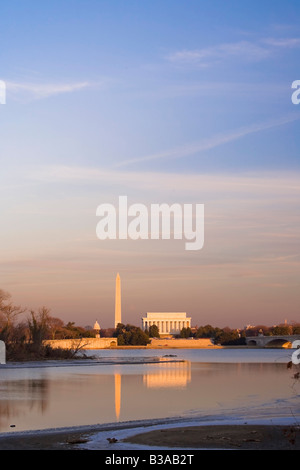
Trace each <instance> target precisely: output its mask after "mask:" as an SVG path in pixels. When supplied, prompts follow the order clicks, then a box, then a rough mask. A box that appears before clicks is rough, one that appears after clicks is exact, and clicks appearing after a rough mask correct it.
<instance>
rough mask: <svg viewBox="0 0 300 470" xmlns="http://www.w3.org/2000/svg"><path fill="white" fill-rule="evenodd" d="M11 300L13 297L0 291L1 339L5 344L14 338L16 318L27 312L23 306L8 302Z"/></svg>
mask: <svg viewBox="0 0 300 470" xmlns="http://www.w3.org/2000/svg"><path fill="white" fill-rule="evenodd" d="M10 298H11V295H10V294H9V293H8V292H6V291H3V290H2V289H0V327H1V333H0V339H1V340H2V341H5V342H9V341H10V340H11V338H12V336H13V333H14V332H13V329H14V325H15V320H16V318H17V317H18V316H19V315H20V314H21V313H24V312H25V311H26V309H25V308H22V307H21V306H19V305H18V306H17V305H14V304H13V303H12V302H11V301H10V302H8V303H7V301H8V300H9V299H10Z"/></svg>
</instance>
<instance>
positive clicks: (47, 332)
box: [0, 289, 300, 361]
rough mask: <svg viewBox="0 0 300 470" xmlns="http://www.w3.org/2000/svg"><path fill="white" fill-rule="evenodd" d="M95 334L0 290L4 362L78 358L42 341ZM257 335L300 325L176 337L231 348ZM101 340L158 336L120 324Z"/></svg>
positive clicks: (203, 330)
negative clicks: (18, 302) (28, 306)
mask: <svg viewBox="0 0 300 470" xmlns="http://www.w3.org/2000/svg"><path fill="white" fill-rule="evenodd" d="M24 315H25V319H24V318H23V320H22V321H20V320H19V319H20V317H22V316H23V317H24ZM96 334H97V332H96V331H95V330H93V327H92V326H86V327H82V326H77V325H75V323H74V322H68V323H67V324H65V323H64V322H63V320H61V319H60V318H57V317H53V316H52V315H51V314H50V310H49V309H48V308H46V307H44V306H43V307H41V308H39V309H38V310H36V311H35V310H27V309H25V308H23V307H21V306H17V305H15V304H14V303H13V302H12V300H11V296H10V294H8V293H7V292H4V291H3V290H1V289H0V340H2V341H4V342H5V344H6V359H7V361H23V360H41V359H68V358H74V357H77V355H78V353H79V351H80V346H78V347H76V349H74V350H65V349H59V348H51V346H49V345H47V344H46V343H45V340H49V339H79V340H80V339H81V338H90V337H95V336H96ZM258 334H263V335H267V336H274V335H287V334H300V324H299V323H298V324H296V323H295V324H292V325H288V324H286V323H285V324H283V325H277V326H272V327H267V326H264V325H257V326H248V327H247V328H244V329H243V330H238V329H232V328H229V327H224V328H219V327H214V326H212V325H209V324H208V325H204V326H199V327H198V326H196V327H193V328H182V330H181V331H180V334H179V335H177V337H180V338H195V339H197V338H210V339H211V340H212V341H213V342H214V343H215V344H216V345H221V346H231V345H244V344H245V338H246V337H247V336H257V335H258ZM101 337H114V338H117V339H118V345H119V346H146V345H147V344H149V343H150V342H151V338H159V337H160V333H159V330H158V328H157V326H156V325H152V326H151V327H150V329H149V331H148V330H146V331H143V330H142V329H141V328H139V327H137V326H134V325H130V324H126V325H124V324H119V325H118V326H117V328H107V329H102V330H101ZM78 344H79V345H80V344H81V343H80V342H79V343H78ZM82 344H84V342H82ZM78 356H79V355H78Z"/></svg>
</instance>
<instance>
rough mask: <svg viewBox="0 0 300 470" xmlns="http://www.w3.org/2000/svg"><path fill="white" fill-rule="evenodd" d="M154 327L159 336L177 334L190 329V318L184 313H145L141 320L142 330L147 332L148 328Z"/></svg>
mask: <svg viewBox="0 0 300 470" xmlns="http://www.w3.org/2000/svg"><path fill="white" fill-rule="evenodd" d="M152 325H156V326H157V327H158V330H159V334H161V335H167V334H172V335H174V334H178V333H180V331H181V330H182V328H190V327H191V317H187V316H186V313H185V312H147V314H146V316H145V317H143V318H142V329H143V330H149V328H150V326H152Z"/></svg>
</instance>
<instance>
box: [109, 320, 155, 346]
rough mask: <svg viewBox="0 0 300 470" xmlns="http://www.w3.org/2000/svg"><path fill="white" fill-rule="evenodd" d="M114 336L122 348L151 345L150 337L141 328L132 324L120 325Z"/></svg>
mask: <svg viewBox="0 0 300 470" xmlns="http://www.w3.org/2000/svg"><path fill="white" fill-rule="evenodd" d="M114 336H115V337H117V338H118V345H120V346H123V345H128V346H129V345H131V346H145V345H147V344H149V343H150V339H149V336H148V335H147V334H146V333H145V332H144V331H143V330H141V328H139V327H137V326H134V325H130V324H127V325H124V324H123V323H119V324H118V325H117V328H116V330H115V334H114Z"/></svg>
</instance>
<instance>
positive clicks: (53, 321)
mask: <svg viewBox="0 0 300 470" xmlns="http://www.w3.org/2000/svg"><path fill="white" fill-rule="evenodd" d="M63 326H64V322H63V321H62V320H61V319H60V318H56V317H50V316H49V318H48V327H49V333H50V336H51V338H52V339H55V336H56V334H57V333H58V332H59V331H61V330H62V328H63Z"/></svg>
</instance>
